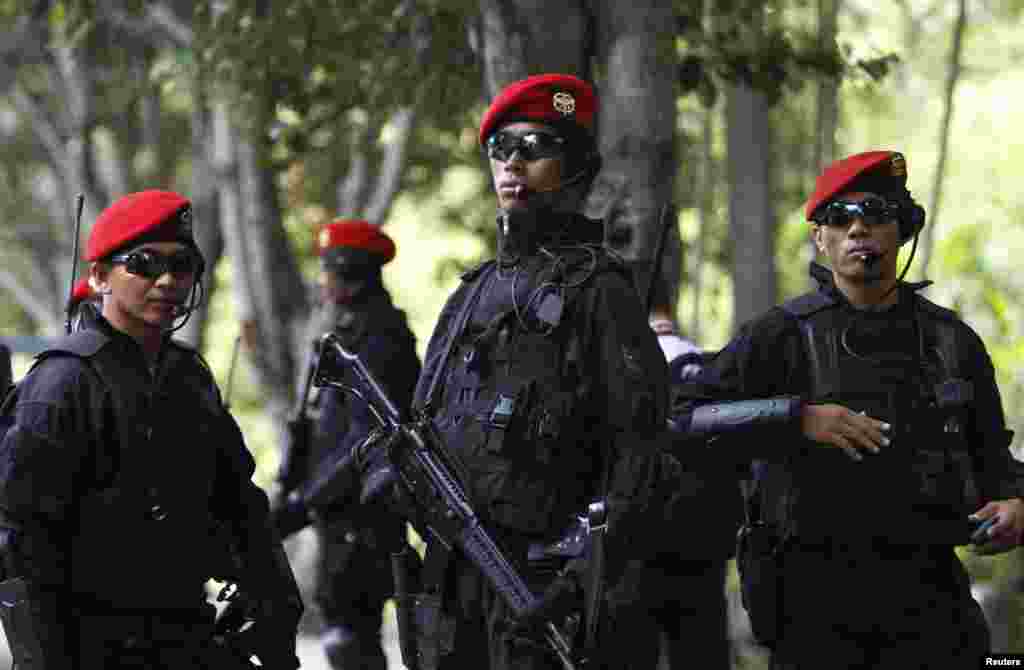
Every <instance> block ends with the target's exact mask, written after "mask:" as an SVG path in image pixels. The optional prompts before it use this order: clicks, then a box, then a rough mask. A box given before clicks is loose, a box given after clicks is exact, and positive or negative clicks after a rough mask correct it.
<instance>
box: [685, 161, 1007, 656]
mask: <svg viewBox="0 0 1024 670" xmlns="http://www.w3.org/2000/svg"><path fill="white" fill-rule="evenodd" d="M906 180H907V171H906V161H905V159H904V157H903V156H902V155H901V154H899V153H896V152H892V151H872V152H866V153H862V154H857V155H854V156H850V157H848V158H846V159H844V160H841V161H837V162H836V163H834V164H832V165H831V166H829V167H828V168H827V169H826V170H825V171H824V172H823V174H822V175H821V176H820V177H819V178H818V181H817V185H816V190H815V192H814V194H813V195H812V196H811V198H810V200H809V201H808V204H807V209H806V214H807V218H808V220H809V221H811V223H812V236H813V240H814V242H815V244H816V245H817V247H818V249H819V251H821V252H822V253H823V254H824V255H825V256H826V257H827V258H828V260H829V261H830V264H831V271H830V270H829V269H826V268H824V267H822V266H819V265H812V275H813V276H814V277H815V279H817V281H818V282H819V288H818V290H817V291H812V292H810V293H808V294H805V295H803V296H800V297H799V298H796V299H794V300H791V301H789V302H787V303H785V304H783V305H781V306H780V307H776V308H774V309H772V310H770V311H769V312H767V313H766V314H764V315H763V316H761V317H759V318H757V319H755V320H753V321H752V322H750V323H748V324H746V325H744V326H743V328H742V329H741V331H740V333H739V335H738V336H737V337H736V338H735V339H734V340H733V341H732V342H731V343H730V344H729V345H728V346H727V347H726V348H725V349H724V350H723V351H722V352H721V353H719V354H718V355H717V356H716V357H715V358H714V360H713V362H712V363H711V364H710V366H709V367H708V368H707V369H706V372H705V374H704V375H703V376H702V377H701V383H700V384H698V385H697V387H695V389H694V390H693V392H692V393H691V401H692V403H691V406H690V408H689V409H690V410H692V413H691V412H689V411H688V412H687V413H686V415H684V416H680V417H678V420H679V421H680V422H681V423H683V424H684V425H685V429H686V430H688V431H689V433H690V434H691V435H692V436H694V437H699V436H701V435H707V434H711V433H714V432H720V431H729V430H732V435H733V436H735V437H736V438H739V439H730V438H729V437H728V434H723V435H720V436H719V439H718V441H717V442H716V444H715V449H716V450H721V451H727V452H728V451H733V450H734V451H735V453H744V454H750V455H752V456H754V457H755V458H759V459H760V460H758V461H757V462H756V463H755V466H754V470H755V473H756V489H755V493H754V495H753V496H752V498H751V500H750V503H751V504H750V506H749V510H750V512H751V514H752V519H751V521H755V522H756V521H762V522H764V523H766V524H767V526H765V527H764V528H768V529H770V530H771V531H772V533H773V537H774V539H773V540H772V543H777V546H778V549H777V551H774V552H772V551H770V549H771V548H772V546H775V545H773V544H771V543H770V545H769V547H768V548H769V551H764V552H763V556H764V557H765V559H764V560H758V561H756V562H754V563H751V564H750V565H751V566H752V567H754V568H757V570H751V571H750V572H749V573H748V574H747V577H748V578H749V581H747V578H745V580H744V588H745V589H746V591H745V594H746V595H747V596H749V598H750V599H749V600H748V602H747V605H748V609H749V610H750V614H751V618H752V620H753V621H754V624H755V626H754V627H755V632H757V631H760V633H759V635H760V636H761V639H762V641H763V642H766V643H768V644H769V645H770V646H771V647H772V648H773V655H772V666H773V667H774V668H777V669H780V670H782V669H786V670H789V669H805V668H820V667H826V666H827V667H829V668H872V669H883V670H885V669H888V668H892V669H893V670H895V669H897V668H899V669H901V670H902V669H905V668H939V667H941V668H952V667H955V668H975V667H980V665H979V663H980V662H981V658H982V655H983V654H984V653H985V652H986V651H987V650H988V632H987V629H986V626H985V622H984V619H983V618H982V614H981V611H980V608H979V607H978V605H977V603H975V601H974V600H973V599H972V597H971V593H970V590H969V586H968V580H967V577H966V575H965V573H964V570H963V567H962V566H961V564H960V562H959V560H958V559H957V557H956V555H955V554H954V552H953V548H954V546H956V545H961V544H966V543H967V539H968V537H969V536H970V534H971V533H970V532H969V530H970V525H969V524H968V516H969V515H973V516H974V517H975V518H977V519H996V522H995V525H994V526H992V527H991V528H990V529H989V530H987V532H983V533H980V534H976V535H975V538H976V539H975V541H976V542H979V543H981V546H980V547H978V548H977V551H980V552H982V553H995V552H1000V551H1006V550H1008V549H1011V548H1013V547H1015V546H1017V545H1018V544H1019V542H1020V540H1021V533H1022V529H1024V515H1022V505H1024V503H1022V502H1021V500H1020V496H1021V495H1022V494H1024V468H1022V465H1021V463H1020V462H1018V461H1016V460H1014V459H1013V458H1012V456H1011V455H1010V453H1009V451H1008V449H1007V447H1008V446H1009V444H1010V439H1011V436H1012V433H1011V432H1010V431H1008V430H1007V429H1006V425H1005V421H1004V417H1003V411H1002V407H1001V402H1000V398H999V391H998V389H997V387H996V383H995V378H994V372H993V367H992V363H991V360H990V359H989V356H988V354H987V353H986V350H985V346H984V344H983V343H982V341H981V339H980V338H979V337H978V335H977V334H975V332H974V331H973V330H972V329H971V328H970V327H969V326H967V324H965V323H964V322H963V321H962V320H960V319H959V318H958V317H957V315H956V314H954V313H953V312H951V311H949V310H947V309H944V308H942V307H939V306H937V305H935V304H933V303H931V302H929V301H928V300H926V299H925V298H924V297H922V296H921V295H920V294H919V293H918V291H919V290H920V289H922V288H924V287H925V286H926V285H927V282H922V283H919V284H911V283H905V282H903V281H902V275H901V274H899V273H898V264H897V252H898V251H899V248H900V246H901V245H902V244H904V243H905V242H907V241H908V240H910V239H912V238H915V239H916V235H917V232H918V231H919V230H920V228H921V227H922V226H923V225H924V210H923V209H922V208H921V207H920V206H919V205H917V204H916V203H915V202H914V201H913V199H912V198H911V196H910V193H909V191H908V190H907V188H906ZM911 259H912V256H911ZM909 262H910V261H909V260H908V261H907V265H908V266H909ZM745 399H759V400H747V401H746V402H739V403H726V404H718V405H716V404H715V403H713V402H711V403H710V404H709V401H714V400H745ZM755 417H756V419H757V420H758V421H759V422H760V423H761V424H762V425H763V424H766V423H767V424H772V423H773V421H772V419H773V418H774V419H775V421H774V426H773V427H762V428H761V429H759V430H757V431H753V432H750V431H744V430H743V429H742V428H743V426H744V425H745V424H746V422H747V421H748V420H749V419H752V418H755ZM756 532H757V533H759V532H760V531H756ZM756 536H757V535H751V536H750V537H756ZM759 544H761V542H760V541H758V542H757V543H752V544H751V545H749V546H751V547H754V546H756V545H759ZM743 556H744V552H741V556H740V562H741V563H743V561H744V558H743ZM757 575H760V578H757ZM768 575H774V576H776V577H778V580H779V581H776V580H775V579H774V578H771V579H770V578H769V577H768ZM758 594H760V596H761V598H760V599H759V597H758ZM768 594H774V596H773V597H770V598H767V597H766V596H767V595H768Z"/></svg>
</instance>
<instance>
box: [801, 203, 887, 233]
mask: <svg viewBox="0 0 1024 670" xmlns="http://www.w3.org/2000/svg"><path fill="white" fill-rule="evenodd" d="M898 218H899V212H898V210H897V208H896V207H895V206H893V205H890V204H889V203H887V202H886V201H885V200H883V199H881V198H866V199H864V200H861V201H860V202H846V201H844V200H834V201H832V202H830V203H829V204H828V205H827V206H826V207H825V211H824V212H822V214H821V216H820V217H819V218H818V223H821V224H823V225H826V226H833V227H836V228H846V227H848V226H849V225H850V224H851V223H853V220H854V219H860V220H861V221H863V222H864V224H865V225H868V226H877V225H878V224H880V223H892V222H893V221H895V220H896V219H898Z"/></svg>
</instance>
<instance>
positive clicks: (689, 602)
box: [608, 555, 731, 670]
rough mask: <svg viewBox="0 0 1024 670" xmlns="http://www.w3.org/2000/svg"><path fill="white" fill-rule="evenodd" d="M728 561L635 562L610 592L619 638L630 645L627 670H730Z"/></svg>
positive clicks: (624, 665)
mask: <svg viewBox="0 0 1024 670" xmlns="http://www.w3.org/2000/svg"><path fill="white" fill-rule="evenodd" d="M726 562H727V561H726V560H725V559H719V560H703V561H695V560H683V559H682V558H681V557H679V556H676V555H671V556H663V557H659V558H658V559H656V560H652V561H640V560H634V561H631V562H630V563H629V564H628V565H627V567H626V571H625V573H624V574H623V576H622V578H621V580H619V581H618V582H617V583H616V584H615V585H614V586H613V588H612V589H611V590H610V591H609V594H608V599H609V604H610V606H611V613H612V618H613V620H614V624H615V628H616V630H617V633H618V635H619V636H620V637H621V638H622V639H623V640H628V643H627V645H625V646H626V647H628V654H626V655H625V656H624V658H623V659H622V668H623V669H624V670H654V669H655V668H657V667H659V665H658V663H659V652H660V651H661V649H660V647H662V646H663V647H664V655H665V656H666V658H667V661H668V667H669V668H670V669H672V670H676V669H677V668H689V667H692V666H693V663H694V659H698V658H699V659H700V667H701V668H707V669H708V670H728V669H729V668H730V667H731V652H730V647H729V637H728V627H727V604H726V600H725V566H726Z"/></svg>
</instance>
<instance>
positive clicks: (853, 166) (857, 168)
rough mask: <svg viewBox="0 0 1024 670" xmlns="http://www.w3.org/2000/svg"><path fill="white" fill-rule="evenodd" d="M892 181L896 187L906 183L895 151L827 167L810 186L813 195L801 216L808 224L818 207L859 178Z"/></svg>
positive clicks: (872, 153)
mask: <svg viewBox="0 0 1024 670" xmlns="http://www.w3.org/2000/svg"><path fill="white" fill-rule="evenodd" d="M868 176H871V177H878V178H880V179H892V180H894V182H895V183H897V184H898V185H899V186H900V187H904V186H905V185H906V183H907V159H906V158H904V156H903V154H901V153H899V152H898V151H865V152H864V153H860V154H854V155H853V156H848V157H846V158H843V159H842V160H838V161H836V162H834V163H832V164H831V165H829V166H828V167H827V168H825V170H824V171H823V172H822V173H821V174H820V175H819V176H818V179H817V181H816V182H815V184H814V195H812V196H811V198H810V200H808V201H807V207H806V209H805V214H806V215H807V220H808V221H810V220H811V217H812V216H813V215H814V210H816V209H817V208H818V207H819V206H820V205H822V204H824V203H825V202H827V201H828V200H829V199H831V198H833V197H835V196H837V195H840V194H842V193H843V192H845V191H849V190H850V189H849V188H848V187H849V186H850V185H851V184H852V183H853V182H854V181H855V180H857V179H859V178H862V177H868Z"/></svg>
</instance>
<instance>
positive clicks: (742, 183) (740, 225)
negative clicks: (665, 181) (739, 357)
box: [725, 83, 778, 331]
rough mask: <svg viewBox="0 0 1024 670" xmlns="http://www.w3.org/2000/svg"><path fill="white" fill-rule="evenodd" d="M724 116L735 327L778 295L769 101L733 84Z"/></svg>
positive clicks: (768, 306)
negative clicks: (727, 162)
mask: <svg viewBox="0 0 1024 670" xmlns="http://www.w3.org/2000/svg"><path fill="white" fill-rule="evenodd" d="M725 116H726V135H727V144H728V152H729V158H728V161H729V230H730V238H731V252H732V253H731V257H732V281H733V319H732V329H733V331H735V330H736V329H737V328H738V327H739V326H740V325H741V324H743V323H744V322H746V321H748V320H750V319H752V318H753V317H755V316H756V315H758V314H760V313H761V312H763V311H765V310H767V309H769V308H770V307H771V306H772V305H774V304H775V302H776V300H777V299H778V277H777V274H776V271H775V214H774V211H773V210H772V196H771V193H772V188H771V165H770V156H771V139H770V133H771V129H770V127H769V123H768V101H767V100H766V99H765V95H764V94H763V93H761V92H760V91H757V90H755V89H753V88H751V87H750V86H748V85H746V84H744V83H735V84H730V85H729V86H728V90H727V94H726V104H725Z"/></svg>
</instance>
